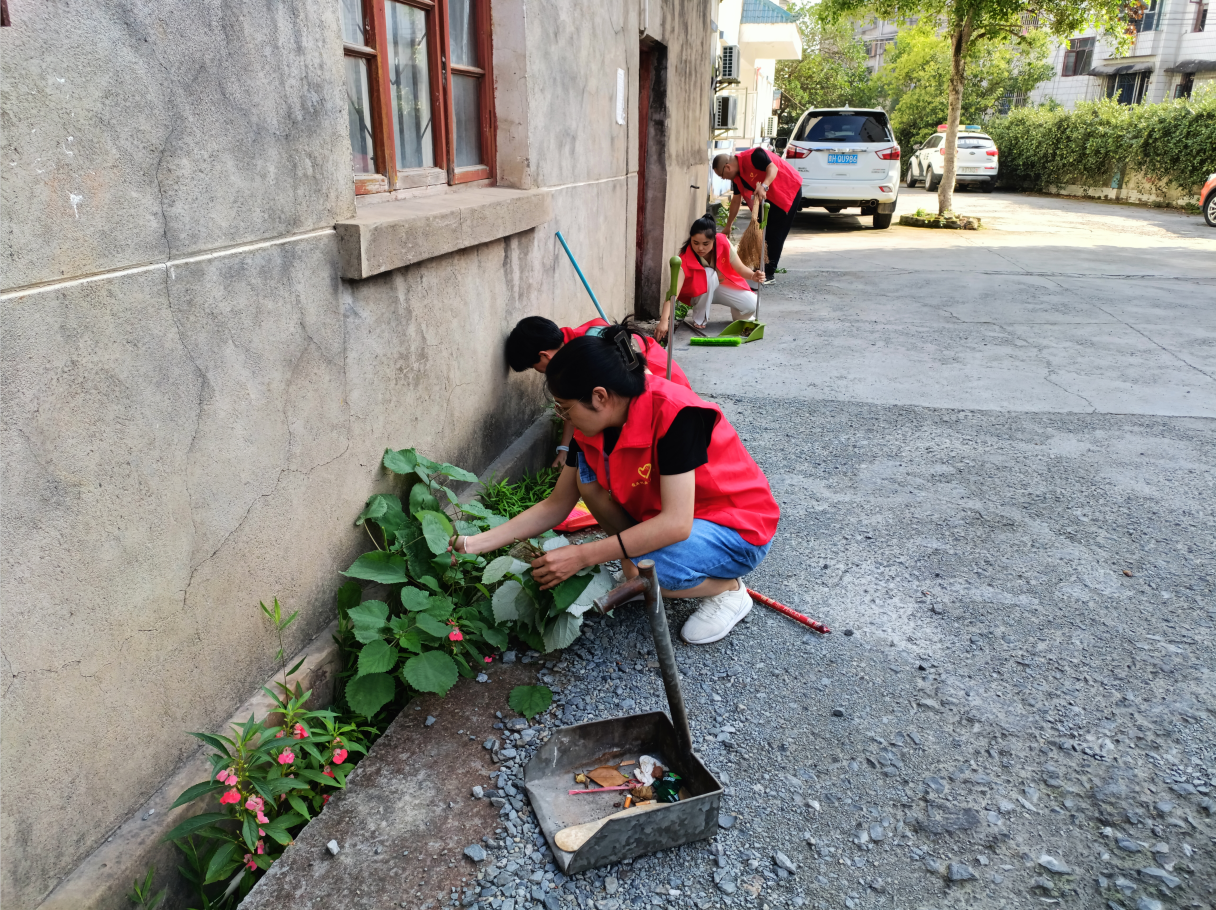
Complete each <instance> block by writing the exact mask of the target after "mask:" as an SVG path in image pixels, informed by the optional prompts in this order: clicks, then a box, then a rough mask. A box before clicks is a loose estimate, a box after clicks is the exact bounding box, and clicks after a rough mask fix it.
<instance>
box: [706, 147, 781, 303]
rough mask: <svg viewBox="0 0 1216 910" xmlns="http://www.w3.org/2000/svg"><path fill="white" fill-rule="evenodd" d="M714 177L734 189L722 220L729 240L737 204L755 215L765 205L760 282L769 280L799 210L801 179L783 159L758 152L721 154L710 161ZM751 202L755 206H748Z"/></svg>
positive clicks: (757, 150) (737, 210)
mask: <svg viewBox="0 0 1216 910" xmlns="http://www.w3.org/2000/svg"><path fill="white" fill-rule="evenodd" d="M714 173H715V174H717V175H718V176H719V177H721V178H722V179H724V180H729V181H730V182H731V183H732V184H733V185H734V188H735V194H734V195H733V196H732V197H731V200H730V216H729V217H728V218H727V219H726V234H727V236H728V237H729V236H730V231H731V228H732V227H734V224H735V216H736V215H738V214H739V201H740V200H743V201H745V202H746V203H747V204H748V206H750V207H752V210H753V211H755V212H760V211H762V208H761V207H762V206H763V205H764V203H765V202H766V201H767V202H768V203H769V210H768V227H766V228H765V229H764V243H765V246H767V247H768V262H766V263H765V264H764V280H765V281H766V282H770V281H772V280H773V273H774V272H776V271H777V264H778V263H779V262H780V261H781V250H782V248H783V247H784V246H785V238H786V236H787V235H788V234H789V232H790V228H791V227H792V226H793V223H794V214H795V213H796V212H797V211H798V210H799V209H800V208H801V207H802V178H801V177H800V176H798V172H797V171H796V170H794V168H793V167H791V166H790V164H789V163H788V162H787V161H786V160H785V159H784V158H780V157H778V156H777V155H774V154H771V153H770V152H766V151H765V150H764V149H762V148H754V149H748V150H747V151H744V152H740V153H739V154H737V155H727V154H722V155H718V156H717V157H716V158H714ZM753 198H754V199H755V201H756V202H757V205H755V206H752V200H753Z"/></svg>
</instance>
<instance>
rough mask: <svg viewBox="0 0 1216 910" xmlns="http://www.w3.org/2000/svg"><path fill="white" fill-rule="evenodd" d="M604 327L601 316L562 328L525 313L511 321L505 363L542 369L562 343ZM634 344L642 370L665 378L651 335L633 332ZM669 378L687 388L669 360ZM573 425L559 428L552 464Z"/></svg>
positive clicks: (560, 460) (561, 459)
mask: <svg viewBox="0 0 1216 910" xmlns="http://www.w3.org/2000/svg"><path fill="white" fill-rule="evenodd" d="M606 328H608V323H606V322H605V321H604V320H602V319H592V320H591V321H590V322H584V323H583V324H582V325H580V326H577V327H575V328H572V329H571V328H563V327H561V326H559V325H558V324H557V323H556V322H554V321H553V320H552V319H546V318H545V317H544V316H525V317H524V318H523V319H521V320H519V322H517V323H516V324H515V328H513V329H512V330H511V334H510V335H508V336H507V363H508V364H510V365H511V369H512V370H514V371H515V372H516V373H522V372H523V371H524V370H528V369H532V370H536V372H538V373H544V372H545V371H546V370H547V369H548V368H549V361H550V360H552V359H553V355H554V354H556V353H557V352H558V351H559V350H561V348H562V346H563V345H565V344H568V343H569V342H571V341H573V340H574V339H575V338H582V337H583V336H584V335H588V334H590V335H599V334H601V333H602V332H603V331H604V329H606ZM633 340H634V344H636V345H637V346H638V348H640V349H641V351H642V353H643V355H644V356H645V358H646V370H647V372H649V373H652V374H653V375H655V376H662V377H663V378H667V352H666V351H664V350H663V348H662V346H661V345H659V344H658V342H656V341H655V340H654V339H653V338H650V337H649V336H646V335H641V334H638V333H636V332H635V333H633ZM671 381H672V382H674V383H676V384H678V385H682V386H684V387H685V388H686V389H689V390H691V389H692V386H691V385H689V382H688V377H687V376H686V375H684V371H683V370H681V369H680V365H679V364H678V363H676V364H672V367H671ZM573 434H574V428H573V427H572V426H570V423H569V422H568V421H567V422H566V423H565V426H564V427H563V429H562V441H561V444H560V445H558V447H557V457H556V458H555V459H554V460H553V465H552V466H553V467H555V468H556V467H560V466H562V465H564V464H565V463H566V453H567V452H569V451H570V438H571V436H573Z"/></svg>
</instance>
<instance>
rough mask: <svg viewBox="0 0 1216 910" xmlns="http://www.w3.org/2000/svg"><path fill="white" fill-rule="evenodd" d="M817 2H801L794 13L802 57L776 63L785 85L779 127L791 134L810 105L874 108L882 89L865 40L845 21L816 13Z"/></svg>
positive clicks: (779, 78) (780, 83)
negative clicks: (872, 69)
mask: <svg viewBox="0 0 1216 910" xmlns="http://www.w3.org/2000/svg"><path fill="white" fill-rule="evenodd" d="M812 10H813V5H812V4H810V3H800V4H797V5H795V6H793V7H792V8H791V9H790V12H792V13H794V15H796V16H797V17H798V31H799V32H801V33H802V48H803V51H802V59H801V60H782V61H780V62H779V63H778V64H777V78H776V84H777V88H779V89H780V90H781V115H780V119H779V120H778V127H779V128H778V132H779V134H780V135H782V136H788V135H789V133H790V131H791V130H792V129H793V128H794V125H795V124H796V123H797V122H798V118H799V117H801V116H802V114H803V112H804V111H805V110H806V109H807V108H811V107H835V106H837V105H844V104H847V105H849V106H850V107H873V106H874V104H875V103H876V102H877V92H876V87H875V85H874V83H873V80H872V78H871V76H870V71H869V70H868V69H866V50H865V45H864V44H863V43H862V42H861V41H858V40H857V39H856V38H855V37H853V27H852V25H851V24H849V23H846V22H843V21H842V22H829V21H825V20H823V19H821V18H820V17H818V16H815V15H814V14H813V12H812Z"/></svg>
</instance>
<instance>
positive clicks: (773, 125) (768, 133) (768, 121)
mask: <svg viewBox="0 0 1216 910" xmlns="http://www.w3.org/2000/svg"><path fill="white" fill-rule="evenodd" d="M761 138H762V139H775V138H777V118H776V117H765V118H764V127H763V130H762V134H761Z"/></svg>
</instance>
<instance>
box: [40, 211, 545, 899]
mask: <svg viewBox="0 0 1216 910" xmlns="http://www.w3.org/2000/svg"><path fill="white" fill-rule="evenodd" d="M546 198H547V197H546ZM546 205H547V202H546ZM554 435H555V430H554V426H553V415H552V413H551V412H550V411H548V410H547V409H546V410H545V411H544V412H542V413H541V415H540V416H539V417H537V418H536V420H534V421H533V422H532V423H531V424H530V425H529V426H528V428H527V429H526V430H524V432H523V433H522V434H521V435H520V436H519V438H518V439H516V440H515V442H513V443H511V445H509V446H508V447H507V448H506V449H504V450H503V452H502V454H500V455H499V456H498V457H497V458H495V459H494V461H493V462H492V463H491V464H490V465H489V466H488V467H487V468H486V469H485V470H484V471H483V472H482V473H481V480H482V482H489V481H490V480H491V479H498V480H518V479H519V478H520V477H521V476H522V475H523V474H524V472H525V471H535V470H538V469H539V468H541V467H544V466H545V465H547V464H548V463H549V461H550V460H551V459H552V457H553V454H554V452H553V440H554ZM479 489H480V484H473V483H471V484H465V485H463V489H458V491H457V492H458V493H459V494H460V498H461V500H462V501H464V502H468V501H469V500H471V499H472V498H473V497H474V496H475V495H476V494H477V492H478V490H479ZM337 631H338V622H337V620H336V619H335V620H334V621H333V622H332V623H330V624H329V625H328V626H326V627H325V628H324V629H322V630H321V631H320V632H319V633H318V634H317V636H316V637H315V638H314V639H313V640H312V641H310V642H309V643H308V645H306V646H305V648H304V649H303V650H302V651H300V652H299V653H298V654H296V655H295V656H294V657H293V658H292V659H291V660H290V661H289V662H288V664H287V665H288V666H289V667H291V666H295V664H296V662H297V661H299V660H300V659H301V658H303V659H304V664H303V666H301V667H300V669H299V670H297V671H296V673H295V675H294V676H292V677H291V682H292V683H293V684H294V683H295V682H300V683H301V684H302V685H303V686H304V689H305V690H306V691H307V690H309V689H311V690H312V693H313V694H312V698H310V699H309V707H311V708H323V707H328V706H329V705H330V704H332V703H333V696H334V688H333V687H334V680H335V678H336V677H337V675H338V673H339V672H340V671H341V669H342V668H341V663H340V659H339V654H338V646H337V645H336V644H335V643H334V635H336V634H337ZM279 678H280V677H279V676H278V675H277V674H276V675H275V676H274V677H271V678H270V679H269V680H267V681H266V688H268V689H272V690H273V688H274V683H275V680H276V679H279ZM273 707H274V703H273V702H272V701H271V700H270V697H269V696H267V695H266V694H265V693H264V692H262V691H261V690H259V691H258V693H257V694H256V695H254V696H253V697H252V698H250V699H249V700H248V701H247V702H245V703H244V704H243V705H241V707H240V708H239V709H238V710H237V712H236V713H235V714H234V715H233V716H232V717H231V719H229V721H228V723H227V724H225V725H224V726H223V728H221V729H220V730H218V731H217V732H220V733H225V734H226V733H228V732H229V725H231V724H234V723H243V722H244V721H245V720H247V719H248V718H249V715H250V714H253V715H254V716H255V717H259V718H260V717H265V716H266V715H267V714H270V713H271V712H272V709H273ZM182 735H183V736H185V733H183V734H182ZM208 751H209V750H206V749H204V748H203V747H202V746H200V747H199V750H198V752H197V753H195V755H194V756H193V757H192V758H190V759H189V760H187V761H186V762H184V763H183V764H182V765H180V766H179V767H178V768H177V770H176V771H174V772H173V774H172V775H171V776H170V777H169V778H167V779H166V780H165V781H164V783H162V784H161V786H160V789H158V790H157V791H156V792H155V793H154V794H152V796H151V797H150V798H149V799H148V800H147V802H145V803H144V804H143V805H142V806H140V807H139V809H138V810H136V811H135V813H134V814H132V815H131V817H130V818H128V819H127V820H126V821H125V822H123V823H122V824H121V825H119V826H118V827H117V828H116V829H115V830H114V832H113V833H112V834H111V835H110V837H108V838H107V839H106V840H105V841H104V842H103V843H102V844H101V846H99V847H98V848H97V849H96V850H94V851H93V852H92V853H91V854H90V855H89V856H87V857H86V858H85V859H84V861H83V862H81V864H80V865H79V866H77V867H76V868H75V869H74V870H72V872H71V873H70V874H69V875H68V877H67V878H65V879H63V881H61V882H60V883H59V884H58V885H57V886H56V887H55V889H54V890H53V891H52V892H51V893H50V894H49V895H48V896H47V897H46V899H45V900H44V901H43V902H42V903H41V904H39V905H38V910H126V908H129V907H130V903H129V902H128V901H127V898H126V895H127V893H128V892H129V891H130V890H131V883H132V882H133V881H134V880H135V879H139V880H140V881H142V880H143V877H144V876H145V875H146V874H147V872H148V867H149V866H150V865H153V864H155V866H156V885H155V890H159V889H160V888H163V887H165V886H166V885H168V886H170V894H169V899H168V901H167V902H166V906H170V907H184V906H186V904H185V903H184V901H186V900H187V898H188V895H187V894H186V893H185V891H184V890H175V889H181V888H182V886H183V885H184V882H182V881H181V879H180V877H179V876H178V874H177V872H176V868H177V864H178V862H179V860H180V857H179V856H178V855H177V852H176V850H175V848H174V847H173V845H172V844H166V843H162V841H161V838H163V837H164V836H165V835H166V834H168V833H169V831H171V830H172V829H173V827H174V826H175V825H177V824H179V823H181V822H182V821H184V820H185V819H186V818H188V817H190V816H191V815H197V814H198V813H199V812H200V811H203V810H202V809H201V807H200V805H199V804H196V803H191V804H189V805H186V806H180V807H178V808H177V809H170V808H169V807H170V806H172V805H173V803H174V801H175V800H176V799H177V798H178V796H180V795H181V793H182V791H184V790H185V789H186V788H187V787H192V786H194V785H195V784H197V783H199V782H200V781H203V780H205V779H206V778H207V776H208V774H209V773H210V770H211V767H210V765H209V764H208V762H207V759H206V754H207V752H208ZM149 813H151V814H149Z"/></svg>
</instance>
